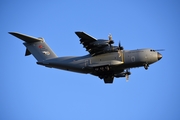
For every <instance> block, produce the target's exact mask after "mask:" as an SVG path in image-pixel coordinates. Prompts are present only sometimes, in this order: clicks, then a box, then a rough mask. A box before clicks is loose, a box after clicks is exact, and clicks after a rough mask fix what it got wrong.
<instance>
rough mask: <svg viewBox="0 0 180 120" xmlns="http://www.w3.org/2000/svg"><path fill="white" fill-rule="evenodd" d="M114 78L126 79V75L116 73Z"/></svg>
mask: <svg viewBox="0 0 180 120" xmlns="http://www.w3.org/2000/svg"><path fill="white" fill-rule="evenodd" d="M114 77H116V78H119V77H126V73H118V74H115V75H114Z"/></svg>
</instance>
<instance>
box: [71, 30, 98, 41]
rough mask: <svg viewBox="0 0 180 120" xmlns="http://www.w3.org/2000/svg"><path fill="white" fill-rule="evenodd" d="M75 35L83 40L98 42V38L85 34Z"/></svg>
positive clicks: (78, 32)
mask: <svg viewBox="0 0 180 120" xmlns="http://www.w3.org/2000/svg"><path fill="white" fill-rule="evenodd" d="M75 34H76V35H77V36H78V37H79V38H81V39H90V40H93V41H96V38H94V37H92V36H90V35H88V34H87V33H85V32H80V31H76V32H75Z"/></svg>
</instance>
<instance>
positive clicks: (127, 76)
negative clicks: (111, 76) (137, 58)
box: [125, 69, 131, 82]
mask: <svg viewBox="0 0 180 120" xmlns="http://www.w3.org/2000/svg"><path fill="white" fill-rule="evenodd" d="M125 74H126V75H125V77H126V82H128V81H129V75H131V72H130V69H126V73H125Z"/></svg>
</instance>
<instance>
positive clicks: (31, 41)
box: [9, 32, 43, 43]
mask: <svg viewBox="0 0 180 120" xmlns="http://www.w3.org/2000/svg"><path fill="white" fill-rule="evenodd" d="M9 34H11V35H13V36H15V37H17V38H19V39H21V40H23V41H25V42H27V43H33V42H40V41H43V39H42V38H35V37H31V36H27V35H24V34H21V33H16V32H9Z"/></svg>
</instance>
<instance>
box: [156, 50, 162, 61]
mask: <svg viewBox="0 0 180 120" xmlns="http://www.w3.org/2000/svg"><path fill="white" fill-rule="evenodd" d="M157 57H158V60H160V59H161V58H162V55H161V54H160V53H159V52H158V53H157Z"/></svg>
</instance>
